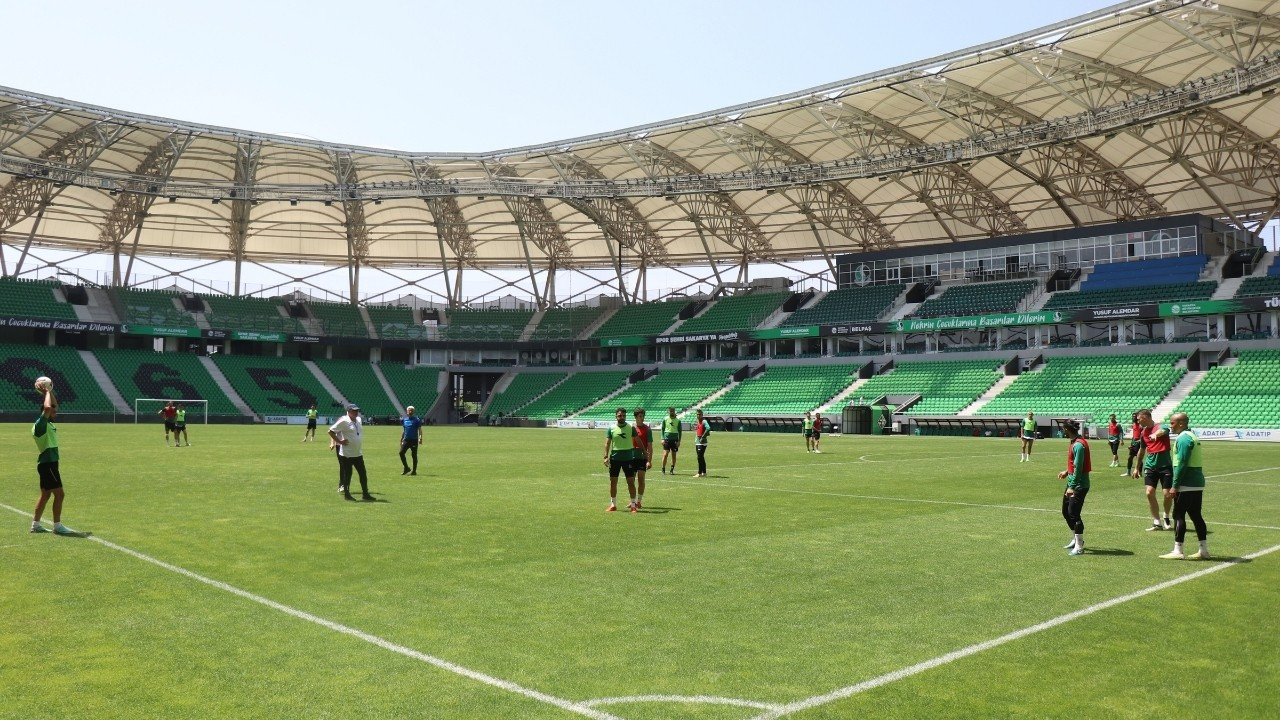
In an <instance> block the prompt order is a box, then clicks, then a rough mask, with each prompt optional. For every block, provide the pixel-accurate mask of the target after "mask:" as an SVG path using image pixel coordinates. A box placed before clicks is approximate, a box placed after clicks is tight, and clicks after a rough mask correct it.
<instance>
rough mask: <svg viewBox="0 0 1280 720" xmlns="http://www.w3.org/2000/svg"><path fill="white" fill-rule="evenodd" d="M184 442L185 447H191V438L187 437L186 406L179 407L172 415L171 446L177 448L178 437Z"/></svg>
mask: <svg viewBox="0 0 1280 720" xmlns="http://www.w3.org/2000/svg"><path fill="white" fill-rule="evenodd" d="M179 435H181V436H182V439H183V440H185V441H186V443H185V444H186V446H187V447H191V438H189V437H187V406H186V405H179V406H178V411H177V412H176V413H174V414H173V446H174V447H178V436H179Z"/></svg>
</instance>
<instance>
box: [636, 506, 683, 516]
mask: <svg viewBox="0 0 1280 720" xmlns="http://www.w3.org/2000/svg"><path fill="white" fill-rule="evenodd" d="M682 509H683V508H673V507H650V506H645V507H642V508H640V512H641V513H653V514H654V515H663V514H666V513H669V512H680V510H682Z"/></svg>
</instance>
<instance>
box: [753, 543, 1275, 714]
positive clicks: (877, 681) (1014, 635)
mask: <svg viewBox="0 0 1280 720" xmlns="http://www.w3.org/2000/svg"><path fill="white" fill-rule="evenodd" d="M1277 550H1280V545H1273V546H1271V547H1269V548H1267V549H1266V550H1259V551H1258V552H1255V553H1253V554H1250V555H1245V556H1244V557H1243V558H1240V559H1239V560H1229V561H1227V562H1222V563H1218V564H1216V565H1213V566H1211V567H1207V568H1205V569H1203V570H1197V571H1195V572H1193V573H1189V574H1187V575H1183V576H1182V577H1177V578H1174V579H1172V580H1166V581H1165V582H1162V583H1159V584H1158V585H1152V586H1150V587H1147V588H1143V589H1141V590H1137V591H1135V592H1131V593H1129V594H1128V595H1121V596H1120V597H1116V598H1112V599H1110V600H1106V601H1103V602H1100V603H1098V604H1096V605H1090V606H1089V607H1086V608H1081V609H1079V610H1076V611H1074V612H1069V613H1067V614H1065V615H1059V616H1058V617H1056V618H1053V619H1051V620H1045V621H1044V622H1042V623H1037V624H1035V625H1032V626H1030V627H1025V628H1023V629H1021V630H1015V631H1013V632H1011V633H1008V634H1005V635H1001V636H1000V637H997V638H992V639H991V640H987V641H984V642H980V643H975V644H973V645H970V646H968V647H964V648H961V649H959V650H955V651H953V652H949V653H947V654H946V655H939V656H938V657H936V658H933V659H931V660H925V661H924V662H921V663H916V664H915V665H911V666H909V667H905V668H902V669H901V670H895V671H893V672H890V673H885V674H884V675H880V676H879V677H874V678H871V679H870V680H865V681H863V682H860V683H858V684H857V685H849V686H847V687H842V688H839V689H838V690H832V691H831V692H829V693H825V694H823V695H814V696H813V697H810V698H805V699H804V700H799V701H796V702H793V703H787V704H786V705H782V706H780V707H776V708H773V709H771V710H769V711H768V712H765V713H762V714H760V715H757V716H755V717H753V718H751V720H775V718H780V717H783V716H784V715H790V714H792V713H797V712H801V711H803V710H810V709H812V708H815V707H818V706H820V705H826V704H827V703H831V702H835V701H836V700H843V699H844V698H847V697H852V696H854V695H857V694H859V693H864V692H867V691H868V690H874V689H876V688H878V687H882V686H884V685H888V684H889V683H892V682H897V681H898V680H905V679H906V678H909V677H911V676H913V675H919V674H920V673H922V672H925V671H926V670H932V669H934V668H937V667H942V666H943V665H947V664H949V663H953V662H955V661H956V660H962V659H964V658H967V657H969V656H970V655H976V654H978V653H980V652H983V651H986V650H991V649H992V648H997V647H1000V646H1001V645H1006V644H1008V643H1011V642H1013V641H1014V640H1021V639H1022V638H1024V637H1027V636H1029V635H1034V634H1036V633H1039V632H1042V631H1044V630H1049V629H1051V628H1055V627H1057V626H1059V625H1063V624H1065V623H1069V622H1071V621H1072V620H1078V619H1080V618H1082V617H1085V616H1088V615H1092V614H1094V613H1097V612H1101V611H1103V610H1106V609H1108V608H1112V607H1115V606H1116V605H1121V604H1123V603H1127V602H1129V601H1130V600H1137V599H1138V598H1141V597H1145V596H1147V595H1150V594H1152V593H1156V592H1160V591H1161V590H1165V589H1167V588H1171V587H1174V586H1176V585H1181V584H1182V583H1185V582H1189V581H1191V580H1195V579H1197V578H1201V577H1204V576H1205V575H1209V574H1210V573H1215V572H1218V571H1220V570H1226V569H1227V568H1229V567H1232V566H1234V565H1238V564H1240V563H1241V562H1242V561H1250V560H1256V559H1257V558H1260V557H1262V556H1264V555H1269V554H1271V553H1273V552H1275V551H1277Z"/></svg>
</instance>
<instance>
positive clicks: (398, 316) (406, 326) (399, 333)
mask: <svg viewBox="0 0 1280 720" xmlns="http://www.w3.org/2000/svg"><path fill="white" fill-rule="evenodd" d="M365 311H366V312H368V313H369V320H370V321H371V322H372V323H373V328H374V330H375V331H376V332H377V333H378V337H380V338H387V339H390V340H420V339H422V338H425V337H426V336H427V333H426V330H425V329H424V328H423V327H422V325H421V324H419V323H418V322H416V321H415V320H414V319H413V308H408V307H401V306H396V305H369V306H367V307H365Z"/></svg>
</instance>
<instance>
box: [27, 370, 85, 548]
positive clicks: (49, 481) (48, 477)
mask: <svg viewBox="0 0 1280 720" xmlns="http://www.w3.org/2000/svg"><path fill="white" fill-rule="evenodd" d="M36 390H38V391H40V392H42V393H44V403H43V404H42V405H41V408H40V416H39V417H37V418H36V422H35V424H34V425H32V426H31V437H33V438H35V441H36V449H37V450H39V451H40V456H39V457H38V458H36V473H37V474H39V476H40V499H39V500H36V510H35V512H34V513H33V514H32V516H31V532H33V533H47V532H49V528H47V527H45V526H44V525H41V524H40V516H41V515H43V514H44V506H45V504H46V503H48V502H49V498H51V497H52V498H53V532H55V533H57V534H59V535H78V534H79V533H77V532H76V531H75V530H72V529H71V528H69V527H67V526H66V525H63V524H62V500H63V498H64V497H66V495H65V493H64V492H63V490H62V475H61V474H60V473H59V472H58V457H59V456H58V428H57V427H55V426H54V424H53V419H54V418H55V417H57V416H58V400H57V398H55V397H54V396H53V387H52V386H46V387H41V386H39V385H37V386H36Z"/></svg>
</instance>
